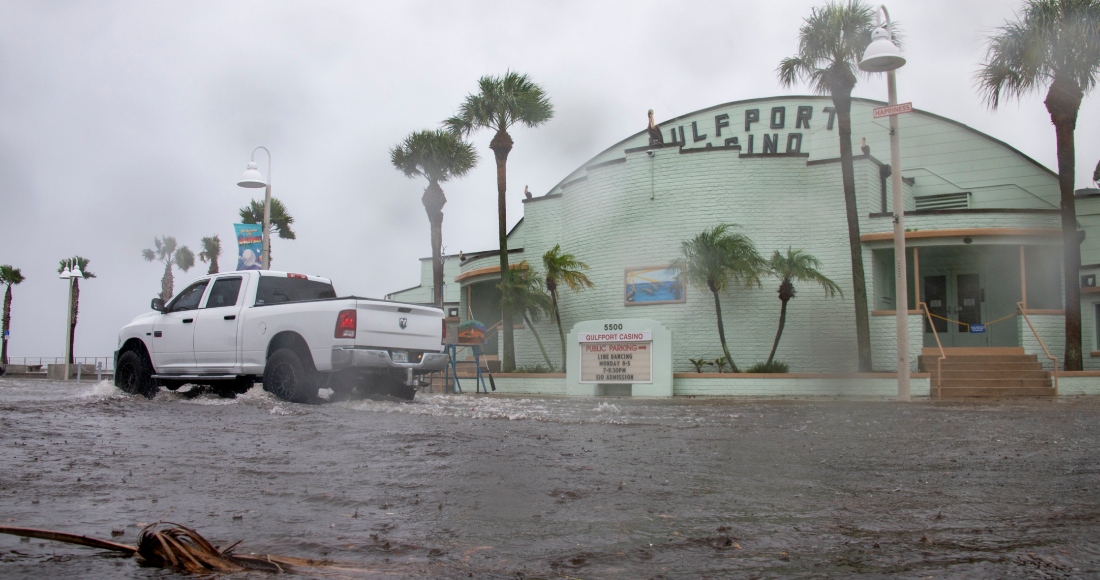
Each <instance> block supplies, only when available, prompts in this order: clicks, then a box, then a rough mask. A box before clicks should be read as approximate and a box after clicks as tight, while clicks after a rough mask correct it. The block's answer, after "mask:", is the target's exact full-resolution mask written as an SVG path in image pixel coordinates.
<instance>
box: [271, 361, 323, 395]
mask: <svg viewBox="0 0 1100 580" xmlns="http://www.w3.org/2000/svg"><path fill="white" fill-rule="evenodd" d="M312 366H313V365H311V364H309V363H308V362H305V361H303V360H302V357H300V356H298V353H296V352H294V351H293V350H291V349H289V348H280V349H279V350H277V351H275V352H274V353H272V354H271V356H270V357H268V359H267V365H265V366H264V390H265V391H268V392H270V393H271V394H273V395H275V396H276V397H279V398H280V399H282V400H284V401H290V402H291V403H316V402H317V371H315V370H313V368H312Z"/></svg>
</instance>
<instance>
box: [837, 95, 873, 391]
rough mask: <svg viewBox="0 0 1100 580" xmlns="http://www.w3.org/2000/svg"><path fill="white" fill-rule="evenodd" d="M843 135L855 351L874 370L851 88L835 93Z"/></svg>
mask: <svg viewBox="0 0 1100 580" xmlns="http://www.w3.org/2000/svg"><path fill="white" fill-rule="evenodd" d="M832 97H833V106H834V107H836V118H837V127H838V129H839V131H838V132H839V135H840V174H841V178H842V180H843V183H844V212H845V214H846V215H847V217H848V250H849V252H850V253H851V257H852V286H853V288H852V297H853V298H854V301H855V308H856V352H857V355H858V360H859V370H860V372H870V370H871V326H870V320H869V319H868V314H867V279H866V276H865V275H864V273H863V248H862V246H861V244H860V241H859V209H858V207H857V204H856V180H855V168H854V167H853V162H852V88H851V87H848V88H847V90H843V89H838V90H834V91H833V93H832Z"/></svg>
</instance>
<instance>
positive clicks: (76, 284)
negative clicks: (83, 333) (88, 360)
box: [69, 278, 80, 364]
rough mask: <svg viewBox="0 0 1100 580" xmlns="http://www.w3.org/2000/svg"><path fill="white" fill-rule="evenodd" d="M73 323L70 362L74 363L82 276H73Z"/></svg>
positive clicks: (70, 332)
mask: <svg viewBox="0 0 1100 580" xmlns="http://www.w3.org/2000/svg"><path fill="white" fill-rule="evenodd" d="M71 306H72V309H73V324H72V326H70V327H69V364H73V358H74V355H73V346H74V345H75V344H76V315H77V314H78V313H79V312H80V278H73V303H72V305H71Z"/></svg>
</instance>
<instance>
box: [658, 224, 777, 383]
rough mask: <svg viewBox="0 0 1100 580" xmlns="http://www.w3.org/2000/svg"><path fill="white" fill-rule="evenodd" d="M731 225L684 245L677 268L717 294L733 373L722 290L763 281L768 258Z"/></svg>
mask: <svg viewBox="0 0 1100 580" xmlns="http://www.w3.org/2000/svg"><path fill="white" fill-rule="evenodd" d="M733 227H736V226H734V225H730V224H720V225H717V226H715V227H713V228H711V229H709V230H705V231H703V233H701V234H699V235H697V236H695V237H694V238H692V239H690V240H685V241H684V242H682V243H681V244H680V252H681V257H680V259H679V260H677V261H676V262H675V263H674V265H673V267H677V268H680V271H681V272H683V273H684V275H685V276H687V279H688V280H689V281H690V282H691V283H692V284H695V285H696V286H698V287H700V288H706V289H707V290H710V293H711V294H712V295H713V296H714V314H715V316H717V317H718V339H719V340H720V341H721V342H722V353H723V354H725V355H726V356H725V358H726V361H727V362H728V363H729V365H730V368H731V369H732V371H733V372H735V373H736V372H740V371H738V370H737V365H736V364H735V363H734V362H733V357H732V356H730V349H729V346H727V344H726V328H725V325H724V324H723V323H722V303H721V302H720V301H719V300H718V293H719V292H721V291H723V290H725V289H726V288H728V287H729V286H730V285H731V284H744V285H745V286H751V285H752V284H757V285H759V284H760V274H761V272H763V271H764V269H765V268H766V263H765V262H764V259H763V258H761V257H760V254H758V253H757V252H756V246H755V245H754V244H753V243H752V240H750V239H749V238H748V237H746V236H744V235H742V234H734V233H730V232H729V230H730V228H733Z"/></svg>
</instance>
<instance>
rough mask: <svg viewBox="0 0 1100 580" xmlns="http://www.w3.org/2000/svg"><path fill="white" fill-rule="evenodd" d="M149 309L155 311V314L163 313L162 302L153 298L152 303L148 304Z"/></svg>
mask: <svg viewBox="0 0 1100 580" xmlns="http://www.w3.org/2000/svg"><path fill="white" fill-rule="evenodd" d="M149 307H150V308H152V309H153V310H156V311H157V312H164V300H161V299H160V298H154V299H153V301H152V302H151V303H150V304H149Z"/></svg>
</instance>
